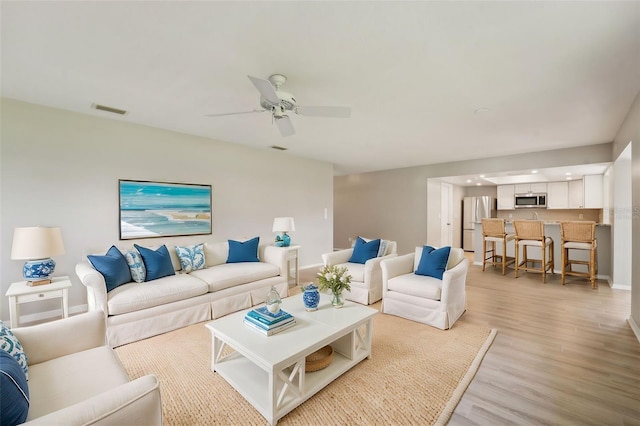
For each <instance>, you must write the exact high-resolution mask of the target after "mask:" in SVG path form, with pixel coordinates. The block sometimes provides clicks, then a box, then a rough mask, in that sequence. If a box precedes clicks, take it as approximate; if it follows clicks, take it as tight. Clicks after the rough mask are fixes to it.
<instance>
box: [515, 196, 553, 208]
mask: <svg viewBox="0 0 640 426" xmlns="http://www.w3.org/2000/svg"><path fill="white" fill-rule="evenodd" d="M515 208H516V209H530V208H539V209H546V208H547V194H516V201H515Z"/></svg>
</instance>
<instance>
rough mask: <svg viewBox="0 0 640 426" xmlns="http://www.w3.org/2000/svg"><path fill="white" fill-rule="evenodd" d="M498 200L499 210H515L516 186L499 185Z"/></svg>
mask: <svg viewBox="0 0 640 426" xmlns="http://www.w3.org/2000/svg"><path fill="white" fill-rule="evenodd" d="M496 191H497V194H496V195H497V198H498V210H513V209H515V206H514V204H515V199H514V195H515V188H514V185H498V186H497V187H496Z"/></svg>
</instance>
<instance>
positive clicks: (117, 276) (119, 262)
mask: <svg viewBox="0 0 640 426" xmlns="http://www.w3.org/2000/svg"><path fill="white" fill-rule="evenodd" d="M87 258H88V259H89V262H91V264H92V265H93V267H94V268H96V270H97V271H98V272H100V273H101V274H102V276H103V277H104V281H105V283H106V285H107V291H108V292H109V291H111V290H113V289H114V288H116V287H118V286H120V285H122V284H126V283H128V282H130V281H131V270H130V269H129V265H128V264H127V260H126V259H125V258H124V256H123V255H122V253H121V252H120V250H118V248H117V247H116V246H111V248H110V249H109V250H108V251H107V253H106V255H104V256H98V255H94V254H90V255H88V256H87Z"/></svg>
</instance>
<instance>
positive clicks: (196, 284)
mask: <svg viewBox="0 0 640 426" xmlns="http://www.w3.org/2000/svg"><path fill="white" fill-rule="evenodd" d="M207 291H208V287H207V283H205V282H203V281H202V280H199V279H197V278H194V277H192V276H191V275H187V274H178V275H171V276H168V277H163V278H158V279H156V280H154V281H153V283H129V284H125V285H123V286H120V287H118V288H117V289H115V290H114V291H112V292H111V293H109V295H108V300H107V306H108V309H109V315H119V314H125V313H127V312H133V311H139V310H142V309H146V308H151V307H154V306H159V305H164V304H167V303H171V302H176V301H178V300H184V299H188V298H191V297H196V296H200V295H201V294H205V293H207Z"/></svg>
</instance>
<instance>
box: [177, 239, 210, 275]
mask: <svg viewBox="0 0 640 426" xmlns="http://www.w3.org/2000/svg"><path fill="white" fill-rule="evenodd" d="M176 253H177V254H178V257H179V258H180V266H181V267H182V270H183V271H184V272H186V273H187V274H188V273H189V272H191V271H197V270H198V269H202V268H204V267H205V263H206V262H205V257H204V244H196V245H195V246H176Z"/></svg>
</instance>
